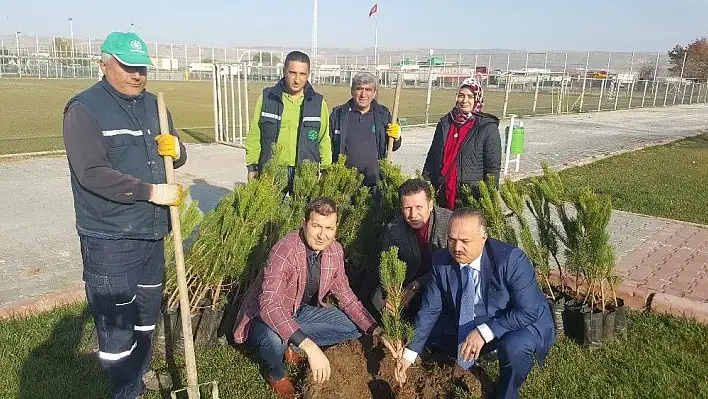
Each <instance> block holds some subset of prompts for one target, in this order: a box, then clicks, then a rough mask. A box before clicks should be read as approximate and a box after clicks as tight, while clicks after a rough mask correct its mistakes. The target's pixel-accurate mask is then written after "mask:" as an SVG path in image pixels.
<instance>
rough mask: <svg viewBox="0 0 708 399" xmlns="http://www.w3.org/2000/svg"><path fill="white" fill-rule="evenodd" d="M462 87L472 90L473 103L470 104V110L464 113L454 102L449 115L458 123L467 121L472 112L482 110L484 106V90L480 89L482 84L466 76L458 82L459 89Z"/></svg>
mask: <svg viewBox="0 0 708 399" xmlns="http://www.w3.org/2000/svg"><path fill="white" fill-rule="evenodd" d="M463 87H467V88H468V89H470V90H471V91H472V98H473V101H474V105H473V106H472V112H469V113H465V112H462V111H461V110H460V109H459V108H457V104H455V107H454V108H453V109H452V111H451V115H452V119H453V120H454V121H455V122H457V123H459V124H463V123H465V122H467V121H468V120H469V119H470V118H472V114H474V113H480V112H482V108H484V91H483V90H482V85H480V84H479V83H477V81H476V80H475V79H474V78H467V79H465V80H463V81H462V83H461V84H460V89H462V88H463ZM458 90H459V89H458Z"/></svg>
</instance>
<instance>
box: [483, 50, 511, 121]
mask: <svg viewBox="0 0 708 399" xmlns="http://www.w3.org/2000/svg"><path fill="white" fill-rule="evenodd" d="M510 60H511V53H506V88H505V90H504V112H502V118H506V111H507V109H508V107H509V90H510V89H511V75H509V61H510ZM489 62H490V63H491V62H492V56H491V55H489ZM488 71H489V70H487V72H488Z"/></svg>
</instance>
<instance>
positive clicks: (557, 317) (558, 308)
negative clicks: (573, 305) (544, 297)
mask: <svg viewBox="0 0 708 399" xmlns="http://www.w3.org/2000/svg"><path fill="white" fill-rule="evenodd" d="M553 294H554V295H555V297H556V299H553V298H551V297H549V298H548V306H549V307H550V308H551V317H552V318H553V324H555V326H556V334H557V335H562V334H564V327H563V312H564V311H565V302H566V300H567V299H568V298H567V296H566V295H565V294H563V293H562V292H554V293H553Z"/></svg>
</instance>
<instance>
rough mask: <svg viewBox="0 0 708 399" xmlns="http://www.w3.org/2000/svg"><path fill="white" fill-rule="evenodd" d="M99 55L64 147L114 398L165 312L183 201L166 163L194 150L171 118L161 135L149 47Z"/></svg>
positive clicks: (132, 387)
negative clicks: (169, 251) (170, 241)
mask: <svg viewBox="0 0 708 399" xmlns="http://www.w3.org/2000/svg"><path fill="white" fill-rule="evenodd" d="M101 52H102V55H101V61H100V62H99V64H100V67H101V71H102V72H103V78H102V79H101V81H99V82H98V83H96V84H94V85H93V86H91V87H89V88H88V89H86V90H84V91H82V92H80V93H79V94H77V95H76V96H74V97H73V98H71V99H70V100H69V101H68V103H67V104H66V107H65V108H64V129H63V131H64V144H65V147H66V155H67V159H68V161H69V169H70V172H71V177H70V178H71V188H72V192H73V196H74V211H75V213H76V229H77V232H78V234H79V241H80V244H81V254H82V259H83V280H84V282H85V289H86V297H87V300H88V305H89V308H90V310H91V312H92V314H93V317H94V322H95V325H96V333H97V336H98V345H99V353H98V356H99V359H100V362H101V365H102V367H103V369H104V370H105V371H106V373H107V375H108V378H109V380H110V382H111V386H112V397H113V398H121V399H122V398H136V397H138V396H139V395H141V394H142V393H143V391H144V390H145V383H144V382H143V376H144V375H145V374H146V373H147V372H148V371H149V369H150V361H151V357H152V346H151V340H152V334H153V330H154V329H155V324H156V323H157V319H158V315H159V313H160V302H161V298H162V280H163V271H164V263H165V258H164V243H163V239H164V237H165V236H167V234H168V233H169V231H170V225H169V208H168V207H169V206H170V205H177V204H178V203H179V202H180V201H181V199H182V187H181V186H179V185H175V184H167V183H166V178H165V168H164V161H163V158H162V157H163V156H170V157H171V158H172V159H173V164H174V167H175V168H179V167H180V166H182V165H184V163H185V161H186V159H187V152H186V149H185V147H184V145H183V144H182V143H180V141H179V139H178V135H177V131H176V130H175V129H174V127H173V125H172V116H171V115H170V114H169V111H168V119H169V124H170V133H171V135H164V136H163V135H160V126H159V116H158V110H157V99H156V96H155V95H153V94H152V93H149V92H147V91H146V90H145V86H146V84H147V68H148V67H150V66H152V62H151V61H150V57H149V55H148V48H147V45H146V44H145V42H144V41H143V40H142V39H140V37H138V36H137V35H136V34H135V33H131V32H127V33H124V32H113V33H111V34H110V35H108V37H107V38H106V40H105V41H104V42H103V46H102V47H101ZM152 374H154V373H152V372H151V375H152ZM147 380H150V379H149V378H147ZM153 380H154V378H153ZM152 382H154V381H152Z"/></svg>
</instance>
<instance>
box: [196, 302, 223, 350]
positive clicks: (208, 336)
mask: <svg viewBox="0 0 708 399" xmlns="http://www.w3.org/2000/svg"><path fill="white" fill-rule="evenodd" d="M223 318H224V311H223V310H212V309H211V308H210V307H209V308H205V309H204V310H203V311H202V317H201V318H200V319H199V326H198V327H197V331H196V334H195V335H196V336H195V338H194V347H195V349H198V350H203V349H206V348H209V347H211V346H213V345H214V344H215V343H216V337H217V335H218V332H219V326H220V325H221V321H222V319H223Z"/></svg>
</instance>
